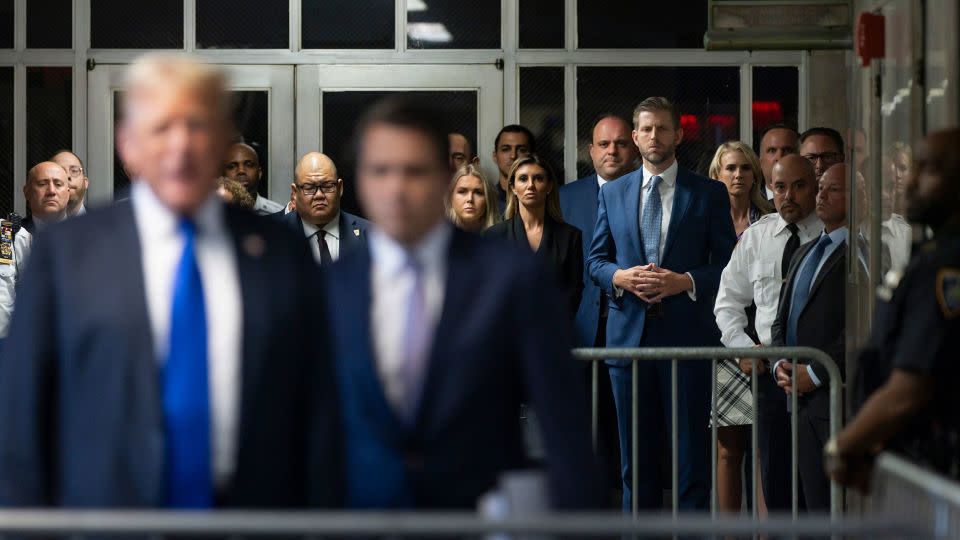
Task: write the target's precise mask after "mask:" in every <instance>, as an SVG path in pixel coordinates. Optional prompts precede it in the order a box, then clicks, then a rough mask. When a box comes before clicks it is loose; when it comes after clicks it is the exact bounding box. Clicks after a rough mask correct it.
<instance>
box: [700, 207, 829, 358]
mask: <svg viewBox="0 0 960 540" xmlns="http://www.w3.org/2000/svg"><path fill="white" fill-rule="evenodd" d="M797 229H798V230H797V235H798V236H799V237H800V245H803V244H806V243H807V242H810V241H811V240H814V239H815V238H817V236H819V235H820V231H822V230H823V223H822V222H821V221H820V219H819V218H818V217H817V214H816V213H815V212H810V215H808V216H807V217H805V218H803V219H802V220H800V221H799V222H797ZM788 240H790V230H789V229H788V228H787V222H786V221H784V219H783V218H782V217H780V214H776V213H774V214H767V215H765V216H763V217H761V218H760V219H759V220H758V221H757V222H756V223H754V224H753V225H751V226H750V227H748V228H747V230H745V231H744V232H743V236H741V237H740V241H738V242H737V245H736V247H735V248H734V249H733V254H732V255H731V256H730V262H729V263H727V266H726V268H724V269H723V272H722V273H721V274H720V287H719V289H718V290H717V302H716V304H715V305H714V308H713V314H714V316H715V317H716V319H717V326H718V327H719V328H720V332H721V337H720V341H721V342H723V344H724V346H726V347H753V346H754V343H753V340H752V339H750V337H749V336H747V333H746V332H745V331H744V328H745V327H746V326H747V313H746V311H745V310H746V308H747V306H749V305H750V304H751V303H756V304H757V317H756V320H755V322H754V328H755V329H756V331H757V336H758V337H759V338H760V343H761V344H762V345H770V341H771V335H770V334H771V332H770V327H771V326H773V321H774V320H775V319H776V318H777V309H778V308H779V306H780V289H781V287H782V286H783V280H784V276H783V274H782V269H781V266H782V261H783V250H784V248H785V247H786V245H787V241H788Z"/></svg>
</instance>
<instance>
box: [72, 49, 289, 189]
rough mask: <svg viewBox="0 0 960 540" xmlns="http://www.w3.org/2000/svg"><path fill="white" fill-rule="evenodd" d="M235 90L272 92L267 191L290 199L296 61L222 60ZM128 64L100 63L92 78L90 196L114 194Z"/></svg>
mask: <svg viewBox="0 0 960 540" xmlns="http://www.w3.org/2000/svg"><path fill="white" fill-rule="evenodd" d="M219 67H220V68H221V69H223V70H224V72H225V73H226V74H227V81H228V82H227V84H228V86H229V88H230V90H238V91H239V90H254V91H266V92H268V94H269V112H268V118H269V123H270V125H269V131H268V132H269V141H268V142H267V144H268V146H269V149H270V157H269V163H268V164H267V170H268V171H269V182H270V185H269V186H268V188H267V193H268V194H269V196H270V197H272V198H274V199H276V200H278V201H286V200H287V197H288V191H289V189H290V188H289V186H290V181H291V179H292V178H293V167H294V154H293V152H292V149H293V147H294V145H293V129H291V127H290V126H292V125H293V123H294V111H293V109H294V101H293V66H284V65H272V66H270V65H262V66H257V65H252V66H246V65H244V66H237V65H221V66H219ZM125 70H126V66H124V65H117V64H113V65H98V66H97V67H96V69H94V70H93V71H91V72H90V73H89V74H88V78H87V110H88V122H87V140H88V141H91V142H93V141H96V144H90V145H88V159H87V176H88V177H89V178H90V190H89V192H88V193H89V197H90V200H91V201H93V202H106V201H109V200H111V199H112V197H113V151H114V132H113V128H114V126H113V114H114V110H113V93H114V92H115V91H117V90H121V89H122V87H123V75H124V72H125Z"/></svg>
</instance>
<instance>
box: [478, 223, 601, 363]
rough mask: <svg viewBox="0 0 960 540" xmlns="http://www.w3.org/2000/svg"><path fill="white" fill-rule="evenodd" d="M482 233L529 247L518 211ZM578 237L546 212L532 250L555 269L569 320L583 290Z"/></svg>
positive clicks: (581, 235) (580, 239) (569, 226)
mask: <svg viewBox="0 0 960 540" xmlns="http://www.w3.org/2000/svg"><path fill="white" fill-rule="evenodd" d="M484 234H486V235H488V236H492V237H497V238H501V239H504V240H507V241H509V242H513V243H515V244H518V245H520V246H522V247H524V248H527V249H530V242H529V241H528V240H527V231H526V230H525V229H524V225H523V219H521V218H520V214H519V213H517V214H516V215H515V216H513V218H512V219H510V220H508V221H502V222H500V223H497V224H496V225H494V226H493V227H490V228H489V229H487V230H486V231H484ZM582 238H583V234H581V232H580V229H578V228H576V227H574V226H572V225H568V224H566V223H563V222H560V221H557V220H555V219H553V218H551V217H550V216H549V215H546V216H545V219H544V221H543V236H542V237H541V238H540V247H539V248H538V249H537V251H536V254H537V255H539V256H541V257H543V258H544V260H545V261H547V264H548V266H550V267H552V268H553V269H554V270H555V271H556V274H555V275H556V278H557V281H558V282H559V284H560V291H562V292H561V294H562V298H563V301H564V305H565V306H566V307H567V312H568V313H569V315H570V321H571V322H572V321H573V319H574V317H575V316H576V314H577V308H579V307H580V296H581V293H582V292H583V245H582V243H583V241H582ZM591 345H593V344H592V343H591Z"/></svg>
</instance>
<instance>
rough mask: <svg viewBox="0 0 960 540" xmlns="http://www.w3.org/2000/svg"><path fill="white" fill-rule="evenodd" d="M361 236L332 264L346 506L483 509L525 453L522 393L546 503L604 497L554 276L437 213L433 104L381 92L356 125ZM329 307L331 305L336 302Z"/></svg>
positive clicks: (440, 136) (437, 132)
mask: <svg viewBox="0 0 960 540" xmlns="http://www.w3.org/2000/svg"><path fill="white" fill-rule="evenodd" d="M357 141H358V147H357V175H356V178H357V189H358V195H359V199H360V201H361V203H362V204H363V207H364V210H365V211H366V214H367V215H368V216H370V218H371V221H372V222H373V224H374V227H373V229H372V230H371V233H370V238H369V242H368V244H367V249H363V250H357V251H354V252H352V253H350V254H348V255H345V256H344V257H343V258H342V259H340V261H339V262H338V263H337V264H336V265H333V267H332V268H331V270H330V272H328V273H326V279H327V285H328V286H327V290H328V294H329V295H330V300H331V302H330V304H329V305H330V306H331V308H330V309H331V310H332V312H331V317H330V320H331V323H332V325H333V326H332V327H333V330H334V337H335V339H334V342H333V343H332V350H333V354H334V358H335V360H334V363H335V368H336V371H337V378H338V381H339V390H340V396H341V400H342V401H341V410H342V411H343V426H344V429H345V433H346V444H345V448H344V455H345V460H346V470H345V477H346V502H347V506H348V507H352V508H390V509H397V508H459V509H472V508H475V507H476V504H477V499H478V497H480V496H481V495H482V494H484V493H485V492H487V491H489V490H491V489H493V488H495V487H496V483H497V480H498V476H499V475H500V474H501V473H503V472H505V471H509V470H513V469H518V468H522V467H524V466H526V465H527V464H526V463H525V455H524V447H523V438H522V432H521V424H520V421H519V413H520V404H521V403H524V402H525V403H530V404H532V406H533V407H534V408H535V409H536V410H537V412H538V415H539V419H540V424H541V428H542V438H543V441H544V446H545V453H546V458H545V467H546V473H547V480H548V488H549V496H550V501H551V502H552V504H553V505H554V506H555V507H556V508H584V507H590V506H594V505H596V504H598V503H599V501H600V498H601V497H602V495H601V490H600V489H599V487H598V481H599V478H598V475H597V474H596V471H595V468H594V458H593V455H592V452H591V450H590V430H589V424H588V420H587V415H586V404H585V399H584V394H583V388H582V385H581V381H580V379H579V378H578V370H577V369H576V367H577V366H576V365H575V363H574V361H573V359H572V358H571V356H570V346H571V345H572V342H571V341H569V340H568V339H567V338H566V337H565V336H568V335H569V332H566V331H565V325H566V324H567V323H566V322H565V321H564V317H563V313H564V310H563V308H562V306H561V304H560V299H559V294H558V292H557V285H556V284H555V283H554V282H553V280H552V279H551V278H550V275H551V273H550V272H549V271H548V269H547V268H545V267H544V266H543V265H542V263H541V262H539V259H538V258H537V257H534V256H531V254H530V253H529V250H527V249H523V250H518V249H517V248H514V247H512V246H510V245H507V244H503V243H501V242H499V241H497V240H493V239H490V238H482V237H478V236H475V235H471V234H468V233H464V232H462V231H459V230H457V229H455V228H454V227H453V226H452V225H451V224H450V223H448V222H447V221H446V219H445V217H444V205H443V194H444V193H445V192H446V190H447V185H448V183H449V181H450V174H449V166H448V139H447V134H446V131H445V130H444V129H443V121H442V118H440V117H438V116H437V113H436V112H434V111H432V110H429V109H424V108H421V107H420V106H417V105H414V104H411V103H407V102H405V101H403V100H388V101H384V102H381V103H379V104H378V105H376V106H374V107H373V108H372V109H371V110H370V111H368V112H367V113H366V114H365V115H364V116H363V117H362V119H361V121H360V123H359V124H358V128H357ZM332 306H336V307H335V308H334V307H332Z"/></svg>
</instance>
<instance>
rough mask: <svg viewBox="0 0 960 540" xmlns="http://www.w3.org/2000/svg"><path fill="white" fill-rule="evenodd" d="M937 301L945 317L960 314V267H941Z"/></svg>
mask: <svg viewBox="0 0 960 540" xmlns="http://www.w3.org/2000/svg"><path fill="white" fill-rule="evenodd" d="M937 303H938V304H940V310H941V311H943V316H944V317H946V318H948V319H952V318H954V317H956V316H957V315H960V269H957V268H941V269H940V271H938V272H937Z"/></svg>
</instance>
